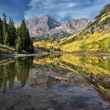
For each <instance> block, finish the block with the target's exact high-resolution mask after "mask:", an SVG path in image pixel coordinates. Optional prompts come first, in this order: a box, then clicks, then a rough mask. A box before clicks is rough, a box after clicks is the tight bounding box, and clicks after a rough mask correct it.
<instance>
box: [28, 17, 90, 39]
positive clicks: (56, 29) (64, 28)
mask: <svg viewBox="0 0 110 110" xmlns="http://www.w3.org/2000/svg"><path fill="white" fill-rule="evenodd" d="M88 23H89V20H88V19H73V20H71V21H67V22H64V23H60V22H58V21H56V20H54V19H53V18H52V17H50V16H41V17H34V18H32V19H30V20H28V21H27V25H28V28H29V30H30V34H31V36H32V37H39V36H44V35H49V36H53V37H61V36H68V35H70V34H72V33H76V32H79V31H81V30H82V29H84V28H85V27H86V26H87V24H88Z"/></svg>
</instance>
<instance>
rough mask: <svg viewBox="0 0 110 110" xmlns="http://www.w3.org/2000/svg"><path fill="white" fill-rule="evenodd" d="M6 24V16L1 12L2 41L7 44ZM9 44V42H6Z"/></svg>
mask: <svg viewBox="0 0 110 110" xmlns="http://www.w3.org/2000/svg"><path fill="white" fill-rule="evenodd" d="M7 31H8V25H7V17H6V15H5V14H3V43H4V44H5V45H7V43H8V41H7V39H8V32H7ZM8 44H9V43H8Z"/></svg>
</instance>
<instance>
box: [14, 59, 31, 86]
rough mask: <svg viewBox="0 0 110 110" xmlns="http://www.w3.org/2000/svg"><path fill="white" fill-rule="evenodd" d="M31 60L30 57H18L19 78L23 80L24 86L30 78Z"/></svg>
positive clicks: (17, 71)
mask: <svg viewBox="0 0 110 110" xmlns="http://www.w3.org/2000/svg"><path fill="white" fill-rule="evenodd" d="M31 62H32V60H31V59H29V58H18V59H17V60H16V64H15V65H16V73H17V79H18V80H19V81H20V82H21V85H22V86H24V85H25V83H26V81H27V79H28V76H29V70H30V66H31Z"/></svg>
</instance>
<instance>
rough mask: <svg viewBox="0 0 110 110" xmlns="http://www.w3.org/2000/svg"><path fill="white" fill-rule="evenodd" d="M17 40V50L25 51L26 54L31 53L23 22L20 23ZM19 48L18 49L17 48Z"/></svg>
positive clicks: (28, 37)
mask: <svg viewBox="0 0 110 110" xmlns="http://www.w3.org/2000/svg"><path fill="white" fill-rule="evenodd" d="M18 36H19V37H18V38H17V44H16V45H17V46H16V48H17V50H19V51H21V49H22V50H24V51H27V52H33V46H32V42H31V39H30V35H29V31H28V29H27V27H26V23H25V20H23V21H22V23H21V25H20V28H19V29H18ZM19 46H20V47H19Z"/></svg>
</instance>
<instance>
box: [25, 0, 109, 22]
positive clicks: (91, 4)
mask: <svg viewBox="0 0 110 110" xmlns="http://www.w3.org/2000/svg"><path fill="white" fill-rule="evenodd" d="M107 3H110V0H31V1H30V3H29V9H28V10H27V11H25V17H26V18H27V19H28V18H30V17H32V16H44V15H49V16H52V17H55V18H56V19H58V20H60V21H61V20H69V19H72V18H81V17H87V18H94V17H95V16H96V15H97V14H98V13H99V11H100V10H101V9H102V7H103V6H104V5H106V4H107Z"/></svg>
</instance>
